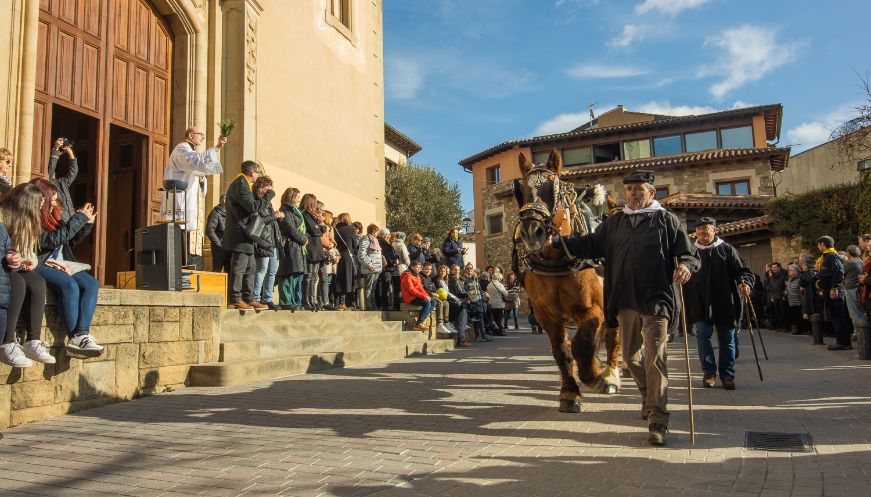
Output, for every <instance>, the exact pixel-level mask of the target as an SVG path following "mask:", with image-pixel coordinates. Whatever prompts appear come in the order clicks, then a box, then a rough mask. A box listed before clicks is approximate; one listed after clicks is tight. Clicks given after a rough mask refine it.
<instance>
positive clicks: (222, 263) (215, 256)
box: [212, 245, 233, 273]
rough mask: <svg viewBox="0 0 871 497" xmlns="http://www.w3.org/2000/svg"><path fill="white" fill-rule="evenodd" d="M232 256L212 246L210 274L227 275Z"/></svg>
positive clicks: (230, 253) (231, 253)
mask: <svg viewBox="0 0 871 497" xmlns="http://www.w3.org/2000/svg"><path fill="white" fill-rule="evenodd" d="M232 255H233V252H229V251H227V250H224V249H222V248H220V247H215V246H214V245H212V272H215V273H229V272H230V259H231V256H232Z"/></svg>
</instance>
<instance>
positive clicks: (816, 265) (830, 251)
mask: <svg viewBox="0 0 871 497" xmlns="http://www.w3.org/2000/svg"><path fill="white" fill-rule="evenodd" d="M836 253H838V251H837V250H835V247H831V248H827V249H826V250H824V251H823V253H822V254H820V256H819V257H818V258H817V262H814V271H819V270H820V268H821V267H823V258H824V257H825V256H826V254H836Z"/></svg>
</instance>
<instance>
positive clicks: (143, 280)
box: [136, 223, 185, 291]
mask: <svg viewBox="0 0 871 497" xmlns="http://www.w3.org/2000/svg"><path fill="white" fill-rule="evenodd" d="M184 239H185V236H184V230H182V229H181V226H179V225H177V224H175V223H166V224H155V225H154V226H147V227H145V228H139V229H138V230H136V288H137V289H139V290H172V291H178V290H181V288H182V286H181V266H182V250H183V249H184Z"/></svg>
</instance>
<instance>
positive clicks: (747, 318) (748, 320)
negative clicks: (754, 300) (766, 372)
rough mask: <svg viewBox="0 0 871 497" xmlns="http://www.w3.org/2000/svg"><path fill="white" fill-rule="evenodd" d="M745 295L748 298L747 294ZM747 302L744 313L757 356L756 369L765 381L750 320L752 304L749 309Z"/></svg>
mask: <svg viewBox="0 0 871 497" xmlns="http://www.w3.org/2000/svg"><path fill="white" fill-rule="evenodd" d="M744 297H745V299H746V297H747V296H746V295H745V296H744ZM747 300H749V299H747ZM747 304H749V302H746V303H745V304H744V315H745V319H746V320H747V330H748V331H749V332H750V343H751V344H752V345H753V356H754V357H756V369H757V370H758V371H759V381H764V380H763V379H762V366H760V365H759V353H758V352H756V339H754V338H753V322H752V321H751V320H750V309H752V306H751V307H750V309H748V306H747ZM759 340H760V341H762V338H759ZM766 359H767V358H766Z"/></svg>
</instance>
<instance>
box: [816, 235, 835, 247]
mask: <svg viewBox="0 0 871 497" xmlns="http://www.w3.org/2000/svg"><path fill="white" fill-rule="evenodd" d="M814 243H822V244H823V245H825V246H826V247H834V246H835V239H834V238H832V237H830V236H829V235H824V236H821V237H819V238H817V239H816V241H815V242H814Z"/></svg>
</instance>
